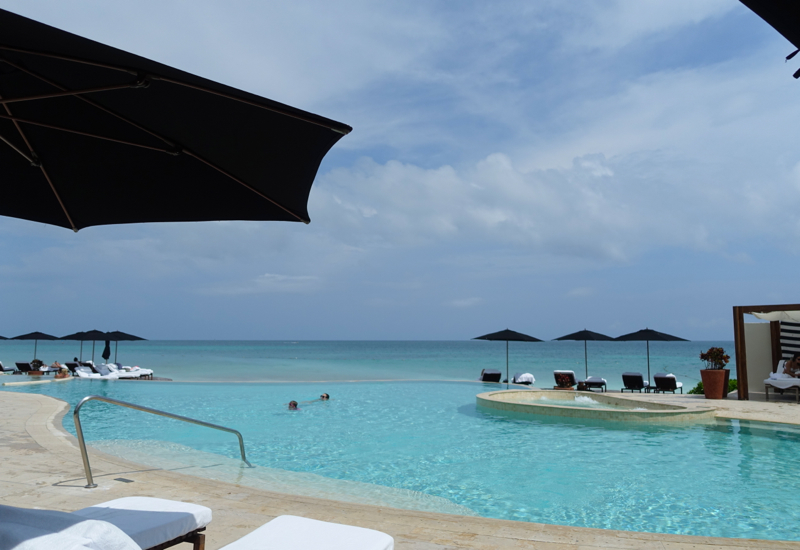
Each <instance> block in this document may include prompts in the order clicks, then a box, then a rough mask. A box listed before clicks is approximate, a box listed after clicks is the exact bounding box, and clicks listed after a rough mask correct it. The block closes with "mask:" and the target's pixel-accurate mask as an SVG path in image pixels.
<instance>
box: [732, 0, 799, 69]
mask: <svg viewBox="0 0 800 550" xmlns="http://www.w3.org/2000/svg"><path fill="white" fill-rule="evenodd" d="M741 2H742V4H744V5H745V6H747V7H748V8H750V9H751V10H753V11H754V12H755V13H756V15H758V16H759V17H761V19H763V20H764V21H766V22H767V23H769V24H770V26H772V28H773V29H775V30H776V31H778V32H779V33H781V34H782V35H783V37H784V38H786V40H788V41H789V42H791V43H792V44H793V45H794V47H795V48H798V50H796V51H795V52H794V53H791V54H789V55H788V56H787V57H786V59H787V60H789V59H791V58H793V57H794V56H795V55H797V53H798V51H800V3H798V2H797V0H741ZM794 77H795V78H800V70H798V71H796V72H795V73H794Z"/></svg>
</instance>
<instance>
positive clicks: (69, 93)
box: [0, 80, 145, 104]
mask: <svg viewBox="0 0 800 550" xmlns="http://www.w3.org/2000/svg"><path fill="white" fill-rule="evenodd" d="M144 85H145V84H144V82H143V81H142V80H137V81H136V82H131V83H129V84H114V85H110V86H99V87H96V88H87V89H85V90H64V91H62V92H54V93H50V94H39V95H31V96H24V97H12V98H9V99H0V104H7V103H18V102H21V101H35V100H37V99H53V98H57V97H71V96H77V95H81V94H91V93H95V92H108V91H111V90H124V89H127V88H142V87H144Z"/></svg>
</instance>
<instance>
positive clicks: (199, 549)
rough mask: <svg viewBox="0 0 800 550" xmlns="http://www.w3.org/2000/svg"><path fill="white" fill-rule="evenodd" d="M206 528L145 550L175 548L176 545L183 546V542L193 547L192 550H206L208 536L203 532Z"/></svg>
mask: <svg viewBox="0 0 800 550" xmlns="http://www.w3.org/2000/svg"><path fill="white" fill-rule="evenodd" d="M205 530H206V528H205V527H201V528H200V529H195V530H194V531H192V532H190V533H186V534H185V535H181V536H180V537H178V538H174V539H172V540H168V541H167V542H162V543H161V544H157V545H156V546H151V547H150V548H145V549H144V550H164V548H169V547H171V546H175V545H176V544H181V543H182V542H188V543H189V544H191V545H192V550H205V548H206V535H205V533H203V532H202V531H205Z"/></svg>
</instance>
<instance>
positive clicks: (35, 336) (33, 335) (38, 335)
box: [12, 332, 58, 359]
mask: <svg viewBox="0 0 800 550" xmlns="http://www.w3.org/2000/svg"><path fill="white" fill-rule="evenodd" d="M12 340H33V358H34V359H36V351H37V347H38V344H39V340H58V338H57V337H56V336H51V335H49V334H45V333H44V332H30V333H28V334H21V335H19V336H14V337H13V338H12Z"/></svg>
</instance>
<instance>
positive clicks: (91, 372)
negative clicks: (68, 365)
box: [75, 365, 119, 380]
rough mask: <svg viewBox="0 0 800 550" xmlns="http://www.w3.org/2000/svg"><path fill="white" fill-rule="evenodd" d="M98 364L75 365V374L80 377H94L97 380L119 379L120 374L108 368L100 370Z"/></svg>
mask: <svg viewBox="0 0 800 550" xmlns="http://www.w3.org/2000/svg"><path fill="white" fill-rule="evenodd" d="M98 367H100V365H97V366H93V367H85V366H83V365H81V366H80V367H75V374H76V375H77V376H78V377H79V378H92V379H95V380H118V379H119V375H118V374H117V373H115V372H111V371H110V370H108V369H104V370H100V369H99V368H98Z"/></svg>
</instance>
